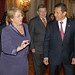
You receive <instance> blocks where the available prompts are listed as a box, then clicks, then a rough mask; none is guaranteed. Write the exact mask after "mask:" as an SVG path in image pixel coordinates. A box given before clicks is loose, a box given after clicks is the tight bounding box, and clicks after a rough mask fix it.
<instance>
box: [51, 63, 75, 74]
mask: <svg viewBox="0 0 75 75" xmlns="http://www.w3.org/2000/svg"><path fill="white" fill-rule="evenodd" d="M62 66H63V69H64V74H65V75H75V74H74V71H75V66H74V65H66V64H62ZM60 68H61V65H54V64H50V75H60V74H59V72H60Z"/></svg>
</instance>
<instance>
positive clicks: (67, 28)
mask: <svg viewBox="0 0 75 75" xmlns="http://www.w3.org/2000/svg"><path fill="white" fill-rule="evenodd" d="M70 27H71V25H70V21H69V19H67V23H66V29H65V34H64V39H63V41H64V40H65V39H66V37H68V35H69V31H70Z"/></svg>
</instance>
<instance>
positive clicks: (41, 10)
mask: <svg viewBox="0 0 75 75" xmlns="http://www.w3.org/2000/svg"><path fill="white" fill-rule="evenodd" d="M37 14H38V15H39V16H40V17H41V18H45V17H46V14H47V10H46V8H39V10H38V11H37Z"/></svg>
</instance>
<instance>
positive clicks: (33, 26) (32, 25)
mask: <svg viewBox="0 0 75 75" xmlns="http://www.w3.org/2000/svg"><path fill="white" fill-rule="evenodd" d="M46 19H47V22H49V21H50V18H49V17H46ZM45 30H46V27H45V26H44V24H43V22H42V20H41V19H40V17H39V16H37V17H35V18H33V19H31V20H30V22H29V32H30V35H31V46H30V49H35V50H36V52H37V53H41V54H42V53H43V52H42V51H43V42H44V36H45Z"/></svg>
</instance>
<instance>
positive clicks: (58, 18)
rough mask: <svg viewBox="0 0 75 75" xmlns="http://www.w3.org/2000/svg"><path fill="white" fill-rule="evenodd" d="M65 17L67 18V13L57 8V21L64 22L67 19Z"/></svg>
mask: <svg viewBox="0 0 75 75" xmlns="http://www.w3.org/2000/svg"><path fill="white" fill-rule="evenodd" d="M65 16H66V12H62V11H61V7H56V8H55V17H56V20H57V21H59V20H60V21H61V20H63V19H64V18H65Z"/></svg>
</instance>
